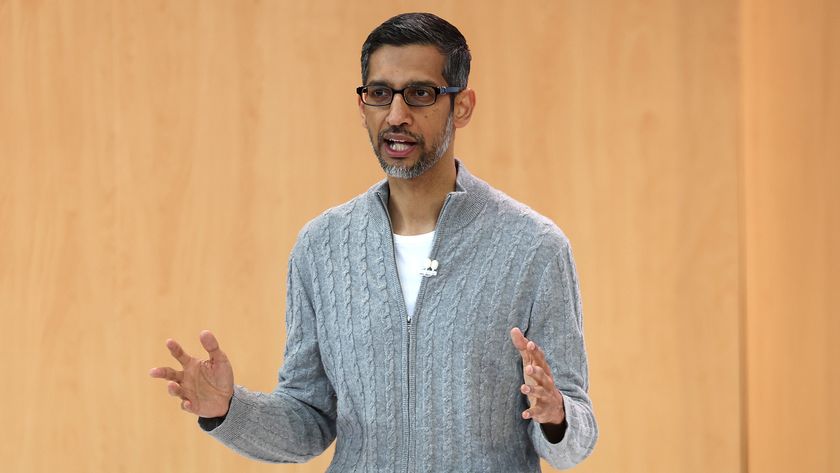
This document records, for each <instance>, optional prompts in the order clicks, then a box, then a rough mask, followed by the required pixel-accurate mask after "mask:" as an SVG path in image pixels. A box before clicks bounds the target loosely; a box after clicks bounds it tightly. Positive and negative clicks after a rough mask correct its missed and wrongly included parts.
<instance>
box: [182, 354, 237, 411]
mask: <svg viewBox="0 0 840 473" xmlns="http://www.w3.org/2000/svg"><path fill="white" fill-rule="evenodd" d="M181 387H182V388H183V389H184V397H185V398H187V399H188V400H190V402H191V403H192V406H193V411H194V412H195V413H196V414H198V415H199V416H201V417H219V416H223V415H224V414H225V413H226V412H227V410H228V403H229V402H230V397H231V395H233V369H232V368H231V366H230V362H228V361H227V360H224V361H213V360H198V359H196V358H192V359H191V360H190V362H189V363H187V365H186V366H184V381H183V382H182V383H181Z"/></svg>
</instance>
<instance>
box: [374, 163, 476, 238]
mask: <svg viewBox="0 0 840 473" xmlns="http://www.w3.org/2000/svg"><path fill="white" fill-rule="evenodd" d="M455 168H456V172H457V175H456V177H455V190H454V191H452V192H450V193H449V194H448V195H447V197H446V198H447V200H448V203H446V204H445V205H444V210H443V211H442V215H441V216H440V217H438V225H446V226H447V228H452V229H455V230H457V229H460V228H463V227H464V226H466V225H467V224H469V223H470V222H472V220H473V219H474V218H475V217H476V216H477V215H478V214H479V212H481V210H482V209H483V208H484V206H485V205H486V204H487V200H488V197H489V195H490V186H489V185H488V184H487V183H486V182H484V181H482V180H481V179H479V178H477V177H475V176H473V175H472V174H471V173H470V172H469V171H468V170H467V167H466V166H464V164H463V163H462V162H461V161H460V160H459V159H457V158H456V159H455ZM367 195H368V203H369V205H371V206H372V207H371V208H370V211H371V212H370V214H371V215H372V216H373V218H375V219H376V220H377V221H380V223H384V224H386V225H388V226H390V216H389V215H388V199H389V197H390V187H389V186H388V179H382V180H381V181H379V182H378V183H376V184H375V185H374V186H373V187H371V188H370V189H369V190H368V192H367ZM377 210H379V211H377Z"/></svg>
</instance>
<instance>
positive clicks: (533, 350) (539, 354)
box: [527, 340, 548, 366]
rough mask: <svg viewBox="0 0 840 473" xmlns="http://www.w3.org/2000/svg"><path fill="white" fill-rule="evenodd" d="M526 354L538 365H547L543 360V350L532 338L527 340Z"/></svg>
mask: <svg viewBox="0 0 840 473" xmlns="http://www.w3.org/2000/svg"><path fill="white" fill-rule="evenodd" d="M527 350H528V354H529V355H530V356H531V363H533V364H535V365H540V366H548V362H546V360H545V351H543V349H542V348H541V347H540V346H539V345H537V344H536V343H535V342H534V341H533V340H532V341H529V342H528V346H527Z"/></svg>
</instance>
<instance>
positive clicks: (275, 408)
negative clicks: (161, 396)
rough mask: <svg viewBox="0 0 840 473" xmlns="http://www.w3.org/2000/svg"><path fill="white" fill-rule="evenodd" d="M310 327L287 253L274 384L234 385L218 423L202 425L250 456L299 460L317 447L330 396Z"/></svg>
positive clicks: (310, 314)
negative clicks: (257, 388)
mask: <svg viewBox="0 0 840 473" xmlns="http://www.w3.org/2000/svg"><path fill="white" fill-rule="evenodd" d="M316 328H317V327H316V321H315V312H314V309H313V305H312V303H311V299H310V297H309V296H308V295H307V292H306V290H305V286H304V280H303V279H302V278H301V274H300V271H299V270H298V267H297V265H296V263H295V258H294V253H293V256H292V258H291V259H290V261H289V273H288V278H287V292H286V337H287V338H286V350H285V361H284V364H283V367H282V368H281V369H280V374H279V382H278V384H277V386H276V387H275V389H274V391H272V392H270V393H260V392H253V391H249V390H248V389H246V388H244V387H242V386H236V387H235V388H234V394H233V398H232V399H231V404H230V410H229V411H228V413H227V415H226V416H225V418H224V419H223V420H222V421H221V423H219V424H218V425H213V423H208V422H207V421H205V422H203V423H201V425H202V428H204V429H205V430H207V431H208V433H209V434H210V435H211V436H213V437H214V438H216V439H217V440H219V441H220V442H222V443H223V444H225V445H226V446H228V447H230V448H231V449H233V450H234V451H236V452H238V453H240V454H242V455H245V456H247V457H250V458H253V459H256V460H262V461H268V462H275V463H302V462H305V461H307V460H309V459H310V458H312V457H315V456H317V455H319V454H320V453H321V452H323V451H324V450H325V449H326V448H327V447H328V446H329V445H330V444H331V443H332V441H333V440H334V439H335V435H336V427H335V419H336V396H335V391H334V390H333V387H332V384H331V383H330V380H329V379H328V378H327V375H326V373H325V372H324V367H323V365H322V364H321V355H320V350H319V347H318V339H317V330H316Z"/></svg>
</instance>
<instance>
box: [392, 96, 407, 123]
mask: <svg viewBox="0 0 840 473" xmlns="http://www.w3.org/2000/svg"><path fill="white" fill-rule="evenodd" d="M386 120H387V121H388V124H389V125H391V126H400V125H410V124H411V108H410V107H409V106H408V105H407V104H406V103H405V99H404V98H403V96H402V94H395V95H394V98H393V99H392V100H391V108H390V109H389V110H388V117H387V119H386Z"/></svg>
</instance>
